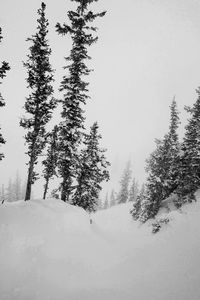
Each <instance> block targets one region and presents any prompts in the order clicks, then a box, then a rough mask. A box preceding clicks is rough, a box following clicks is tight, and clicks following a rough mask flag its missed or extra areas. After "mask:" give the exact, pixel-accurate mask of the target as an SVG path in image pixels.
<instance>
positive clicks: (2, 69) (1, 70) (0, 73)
mask: <svg viewBox="0 0 200 300" xmlns="http://www.w3.org/2000/svg"><path fill="white" fill-rule="evenodd" d="M2 38H3V37H2V29H1V27H0V42H1V41H2ZM8 70H10V66H9V64H8V63H7V62H5V61H3V62H2V63H1V66H0V84H1V83H2V81H1V80H2V79H3V78H4V77H5V76H6V72H7V71H8ZM2 106H5V101H4V99H3V97H2V95H1V92H0V107H2ZM0 130H1V128H0ZM1 144H5V140H4V138H3V136H2V134H1V133H0V145H1ZM3 157H4V154H3V153H0V160H2V159H3Z"/></svg>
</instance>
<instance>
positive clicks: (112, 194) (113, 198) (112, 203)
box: [110, 190, 116, 207]
mask: <svg viewBox="0 0 200 300" xmlns="http://www.w3.org/2000/svg"><path fill="white" fill-rule="evenodd" d="M115 204H116V195H115V191H114V190H112V191H111V195H110V207H112V206H114V205H115Z"/></svg>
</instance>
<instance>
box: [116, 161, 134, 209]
mask: <svg viewBox="0 0 200 300" xmlns="http://www.w3.org/2000/svg"><path fill="white" fill-rule="evenodd" d="M130 180H131V162H130V161H128V162H127V165H126V168H125V169H124V172H123V175H122V178H121V181H120V191H119V194H118V197H117V198H118V203H126V202H127V201H128V197H129V183H130Z"/></svg>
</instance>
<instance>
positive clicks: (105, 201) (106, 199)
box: [103, 193, 109, 209]
mask: <svg viewBox="0 0 200 300" xmlns="http://www.w3.org/2000/svg"><path fill="white" fill-rule="evenodd" d="M103 208H104V209H107V208H109V202H108V193H106V197H105V200H104V206H103Z"/></svg>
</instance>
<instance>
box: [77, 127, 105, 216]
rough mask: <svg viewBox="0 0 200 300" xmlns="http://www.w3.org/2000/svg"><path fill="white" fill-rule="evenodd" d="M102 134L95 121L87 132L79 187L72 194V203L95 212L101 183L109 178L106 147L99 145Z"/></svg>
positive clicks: (78, 178) (79, 175) (79, 173)
mask: <svg viewBox="0 0 200 300" xmlns="http://www.w3.org/2000/svg"><path fill="white" fill-rule="evenodd" d="M100 139H101V135H100V134H99V133H98V124H97V122H95V123H94V124H93V126H92V127H91V129H90V134H88V135H87V134H85V139H84V144H85V148H83V149H82V150H81V153H80V157H79V172H78V176H77V188H76V191H75V193H74V195H73V196H72V204H73V205H77V206H80V207H82V208H84V209H85V210H86V211H88V212H94V211H95V210H96V209H97V207H98V198H99V193H100V191H101V189H102V187H101V183H102V182H103V181H104V180H106V181H108V180H109V172H108V170H107V168H108V166H109V165H110V164H109V162H108V161H107V160H106V158H105V151H106V150H105V149H102V148H100V147H99V140H100Z"/></svg>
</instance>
